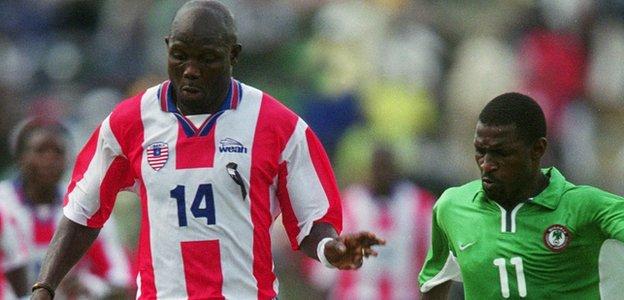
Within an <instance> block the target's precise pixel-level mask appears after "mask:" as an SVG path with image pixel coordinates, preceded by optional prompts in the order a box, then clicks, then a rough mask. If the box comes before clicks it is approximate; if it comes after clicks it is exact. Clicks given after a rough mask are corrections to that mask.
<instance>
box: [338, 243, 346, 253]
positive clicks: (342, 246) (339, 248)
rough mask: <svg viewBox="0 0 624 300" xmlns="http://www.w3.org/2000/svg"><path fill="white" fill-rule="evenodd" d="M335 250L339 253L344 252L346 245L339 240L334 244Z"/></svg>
mask: <svg viewBox="0 0 624 300" xmlns="http://www.w3.org/2000/svg"><path fill="white" fill-rule="evenodd" d="M336 250H337V251H338V254H340V255H342V254H345V253H347V246H346V245H345V244H344V243H343V242H341V241H339V242H338V245H336Z"/></svg>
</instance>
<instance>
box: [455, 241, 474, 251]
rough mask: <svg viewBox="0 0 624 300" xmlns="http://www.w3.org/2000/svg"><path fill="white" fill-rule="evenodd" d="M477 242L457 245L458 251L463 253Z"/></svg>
mask: <svg viewBox="0 0 624 300" xmlns="http://www.w3.org/2000/svg"><path fill="white" fill-rule="evenodd" d="M476 242H477V241H474V242H470V243H465V244H464V243H459V251H464V250H466V249H468V247H470V246H472V245H474V244H475V243H476Z"/></svg>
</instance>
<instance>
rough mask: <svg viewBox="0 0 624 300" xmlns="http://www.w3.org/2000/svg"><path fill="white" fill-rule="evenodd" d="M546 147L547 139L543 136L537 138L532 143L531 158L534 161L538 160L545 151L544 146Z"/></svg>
mask: <svg viewBox="0 0 624 300" xmlns="http://www.w3.org/2000/svg"><path fill="white" fill-rule="evenodd" d="M547 147H548V140H546V138H545V137H541V138H539V139H538V140H537V141H535V143H533V147H532V148H531V158H533V160H535V161H540V160H541V159H542V156H544V154H545V153H546V148H547Z"/></svg>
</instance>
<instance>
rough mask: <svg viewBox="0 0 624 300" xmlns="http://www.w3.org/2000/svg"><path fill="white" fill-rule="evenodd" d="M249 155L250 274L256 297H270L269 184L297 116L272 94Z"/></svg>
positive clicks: (264, 106)
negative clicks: (251, 248) (251, 250)
mask: <svg viewBox="0 0 624 300" xmlns="http://www.w3.org/2000/svg"><path fill="white" fill-rule="evenodd" d="M261 101H262V103H261V105H260V112H259V114H258V121H257V124H256V132H255V135H254V141H253V151H252V158H251V175H250V180H251V182H250V185H251V187H250V190H249V196H250V199H251V222H252V223H253V227H254V236H253V275H254V277H255V278H256V282H257V284H258V299H273V298H275V296H276V295H277V294H276V292H275V291H274V290H273V282H274V281H275V274H274V273H273V258H272V256H271V237H270V235H269V234H270V232H269V228H270V226H271V222H272V221H273V220H272V219H273V218H272V216H271V209H270V207H271V205H270V196H269V195H270V191H269V186H271V184H272V183H273V180H274V178H275V177H276V176H277V172H278V161H279V158H280V154H281V152H282V150H283V149H284V147H286V143H287V142H288V140H289V138H290V136H291V135H292V133H293V132H294V130H295V126H296V125H297V120H298V117H297V116H296V115H295V114H294V113H293V112H291V111H290V110H289V109H288V108H286V107H285V106H283V105H282V104H281V103H279V102H277V100H275V99H273V98H272V97H271V96H269V95H267V94H264V95H263V96H262V100H261Z"/></svg>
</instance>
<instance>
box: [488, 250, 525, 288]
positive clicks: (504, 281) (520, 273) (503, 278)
mask: <svg viewBox="0 0 624 300" xmlns="http://www.w3.org/2000/svg"><path fill="white" fill-rule="evenodd" d="M509 262H510V263H511V264H512V265H514V266H515V267H516V279H517V280H518V294H520V297H523V298H524V297H526V295H527V289H526V281H525V279H524V267H523V266H522V258H521V257H518V256H516V257H512V258H511V259H510V260H509ZM494 265H495V266H497V267H498V274H499V275H500V285H501V294H502V296H503V298H509V279H508V277H507V267H506V262H505V259H504V258H497V259H495V260H494Z"/></svg>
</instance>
